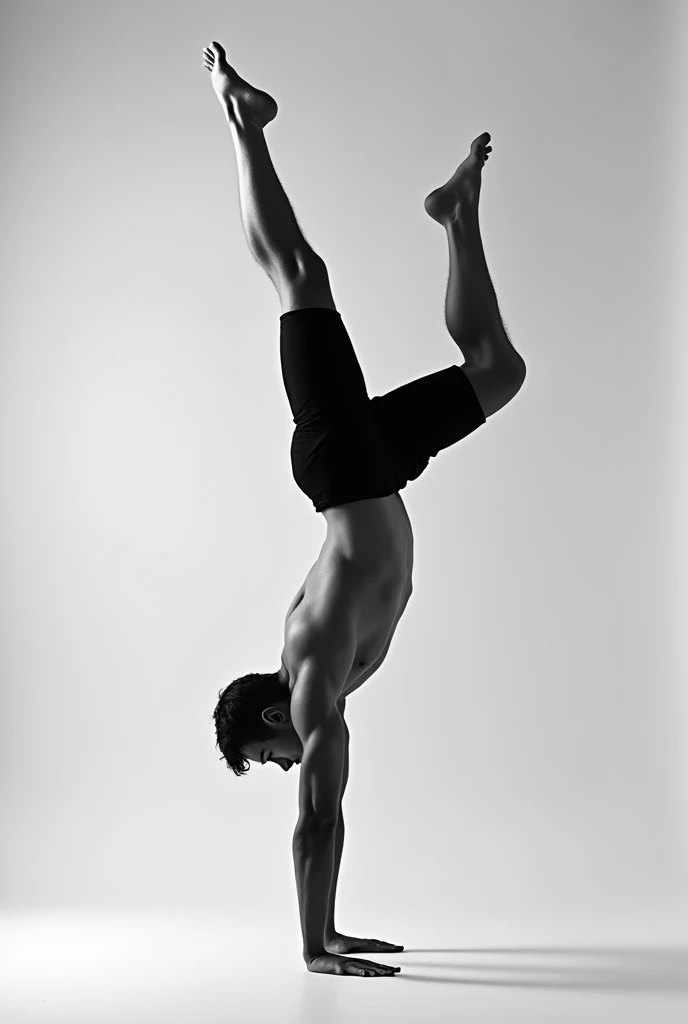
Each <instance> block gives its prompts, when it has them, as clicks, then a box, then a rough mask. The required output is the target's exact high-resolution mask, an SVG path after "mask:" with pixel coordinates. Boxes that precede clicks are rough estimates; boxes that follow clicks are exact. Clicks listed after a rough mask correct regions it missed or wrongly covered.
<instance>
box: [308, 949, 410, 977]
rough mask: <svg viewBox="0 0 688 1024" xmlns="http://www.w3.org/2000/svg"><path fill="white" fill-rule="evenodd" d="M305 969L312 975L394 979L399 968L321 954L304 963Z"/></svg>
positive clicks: (333, 954)
mask: <svg viewBox="0 0 688 1024" xmlns="http://www.w3.org/2000/svg"><path fill="white" fill-rule="evenodd" d="M306 967H307V968H308V970H309V971H312V972H313V973H314V974H354V975H358V977H359V978H387V977H394V975H395V974H396V973H397V971H400V970H401V967H388V966H387V964H376V963H373V961H372V960H354V959H353V958H352V957H347V956H337V954H336V953H323V954H321V955H320V956H314V957H312V958H311V959H310V960H307V961H306Z"/></svg>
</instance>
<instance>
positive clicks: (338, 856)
mask: <svg viewBox="0 0 688 1024" xmlns="http://www.w3.org/2000/svg"><path fill="white" fill-rule="evenodd" d="M344 728H345V729H346V723H344ZM348 779H349V730H348V729H346V750H345V753H344V771H343V774H342V789H341V793H340V796H339V815H338V817H337V828H336V830H335V834H334V862H333V866H332V885H331V887H330V898H329V901H328V904H327V917H326V919H325V942H327V941H328V939H332V938H334V936H335V935H336V934H337V929H336V928H335V926H334V903H335V898H336V896H337V879H338V878H339V865H340V864H341V860H342V850H343V848H344V818H343V816H342V797H343V796H344V790H345V789H346V784H347V781H348Z"/></svg>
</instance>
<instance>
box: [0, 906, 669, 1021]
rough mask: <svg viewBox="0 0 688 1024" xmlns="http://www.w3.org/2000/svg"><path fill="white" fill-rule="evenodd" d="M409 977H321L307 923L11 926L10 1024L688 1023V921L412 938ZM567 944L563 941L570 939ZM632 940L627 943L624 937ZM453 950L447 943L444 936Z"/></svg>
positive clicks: (7, 961)
mask: <svg viewBox="0 0 688 1024" xmlns="http://www.w3.org/2000/svg"><path fill="white" fill-rule="evenodd" d="M394 931H395V934H394V935H392V934H390V935H380V936H379V937H380V938H387V939H388V940H389V941H398V942H404V943H405V945H406V949H405V951H404V952H403V953H401V954H398V955H394V956H386V957H384V958H383V957H377V958H376V957H374V956H371V957H370V959H378V960H379V961H382V962H384V963H392V964H395V965H396V964H399V965H400V966H401V968H402V970H401V973H400V974H398V975H397V976H396V977H394V978H336V977H328V976H324V975H317V974H309V973H308V972H307V971H306V969H305V966H304V964H303V961H302V960H301V957H300V936H299V933H298V925H297V926H296V930H295V927H294V922H293V921H292V922H286V923H285V922H277V923H275V924H274V925H273V926H272V927H269V925H268V923H267V922H261V923H259V924H258V923H256V922H253V923H250V924H244V923H241V922H237V921H234V922H233V921H232V919H231V915H224V916H221V915H218V916H216V917H209V916H202V915H183V914H178V915H171V914H162V913H158V912H150V913H149V914H148V915H135V914H126V915H125V914H121V915H111V914H107V913H102V914H99V913H96V912H90V913H89V912H84V911H74V912H69V911H61V912H53V913H50V912H46V913H41V912H37V911H27V912H25V913H20V912H9V911H7V912H5V913H4V914H3V915H2V916H1V917H0V1020H1V1021H2V1024H33V1022H39V1021H51V1022H53V1021H54V1022H58V1021H59V1022H62V1021H64V1022H65V1024H66V1022H69V1024H77V1022H82V1021H83V1022H88V1024H111V1022H112V1024H120V1022H122V1024H124V1022H137V1024H138V1022H145V1024H154V1022H156V1021H158V1020H159V1021H164V1022H165V1024H177V1022H179V1024H215V1022H218V1024H220V1022H222V1024H225V1022H226V1024H230V1022H234V1021H243V1020H245V1021H246V1022H250V1024H349V1022H351V1024H354V1022H355V1024H367V1022H368V1021H379V1022H381V1024H382V1022H385V1024H386V1022H389V1021H394V1022H395V1024H406V1022H409V1024H435V1022H437V1024H440V1022H445V1021H446V1022H457V1021H466V1022H470V1024H482V1022H488V1021H489V1022H493V1021H494V1022H495V1024H497V1022H499V1024H511V1022H515V1021H524V1022H525V1021H527V1022H528V1024H540V1022H543V1024H545V1022H546V1024H552V1022H553V1021H556V1022H557V1024H598V1022H599V1024H617V1022H618V1024H686V1022H688V922H685V933H684V934H683V935H682V934H681V933H680V928H678V927H677V926H676V924H674V926H673V928H671V927H658V926H656V925H655V924H652V923H648V922H644V923H643V926H642V928H641V927H640V926H639V925H637V927H636V928H631V927H629V925H628V924H625V925H623V926H620V925H619V923H618V922H617V924H616V925H614V926H613V925H611V924H610V922H607V923H606V925H604V926H601V925H600V924H599V922H595V923H592V922H591V923H589V924H586V923H581V922H577V923H576V924H575V926H574V925H571V923H570V922H569V924H567V925H566V926H565V927H564V926H560V927H559V928H558V930H557V929H554V928H553V927H552V925H551V923H550V924H549V925H547V926H544V925H541V924H540V925H538V924H537V923H533V922H529V923H527V924H526V923H525V922H522V921H519V922H514V921H510V922H508V924H507V923H502V924H500V923H495V922H494V921H493V922H486V921H484V920H481V921H479V922H472V923H471V922H467V921H462V922H461V923H459V924H457V925H456V926H454V927H452V928H447V926H446V925H444V926H442V927H440V926H438V925H436V924H433V922H432V921H425V922H422V923H418V924H410V925H409V924H406V925H405V926H404V935H403V936H402V935H397V934H396V933H397V929H394ZM555 932H556V934H555ZM622 933H623V934H622ZM440 936H441V937H440Z"/></svg>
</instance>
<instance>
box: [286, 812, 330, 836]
mask: <svg viewBox="0 0 688 1024" xmlns="http://www.w3.org/2000/svg"><path fill="white" fill-rule="evenodd" d="M336 827H337V818H336V817H335V818H333V817H332V816H331V815H328V816H323V815H321V814H314V813H310V814H300V815H299V820H298V821H297V823H296V832H295V835H304V836H308V835H311V834H314V835H317V834H319V833H320V832H328V831H330V830H331V829H335V828H336Z"/></svg>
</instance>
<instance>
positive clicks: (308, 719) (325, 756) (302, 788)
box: [290, 659, 349, 824]
mask: <svg viewBox="0 0 688 1024" xmlns="http://www.w3.org/2000/svg"><path fill="white" fill-rule="evenodd" d="M336 695H337V686H336V681H333V680H332V677H331V676H328V675H327V674H326V673H325V672H324V671H323V669H322V667H321V666H320V667H319V665H318V660H317V659H310V660H309V661H308V662H307V663H306V664H305V665H304V667H303V668H302V671H301V672H300V673H299V675H298V678H297V682H296V685H295V686H294V693H293V694H292V699H291V705H290V713H291V720H292V724H293V726H294V729H295V730H296V732H297V734H298V736H299V738H300V739H301V742H302V744H303V755H302V758H301V775H300V780H299V821H302V822H303V821H313V822H317V823H319V824H335V823H336V821H337V817H338V815H339V806H340V803H341V796H342V784H343V782H344V774H345V765H346V763H347V753H348V747H349V733H348V729H347V727H346V724H345V722H344V719H343V718H342V714H341V710H340V708H339V707H338V702H337V696H336ZM344 784H345V783H344Z"/></svg>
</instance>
